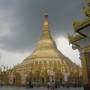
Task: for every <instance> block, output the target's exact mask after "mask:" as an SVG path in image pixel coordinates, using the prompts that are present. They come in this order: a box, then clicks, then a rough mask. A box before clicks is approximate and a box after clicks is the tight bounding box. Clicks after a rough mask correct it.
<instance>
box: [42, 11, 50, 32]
mask: <svg viewBox="0 0 90 90" xmlns="http://www.w3.org/2000/svg"><path fill="white" fill-rule="evenodd" d="M43 30H44V31H48V30H49V24H48V13H47V12H45V13H44V22H43Z"/></svg>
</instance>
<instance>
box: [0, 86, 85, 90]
mask: <svg viewBox="0 0 90 90" xmlns="http://www.w3.org/2000/svg"><path fill="white" fill-rule="evenodd" d="M0 90H48V89H47V88H45V87H39V88H36V87H34V88H25V87H4V86H3V87H0ZM49 90H51V89H49ZM54 90H84V89H83V88H62V87H61V88H58V89H54Z"/></svg>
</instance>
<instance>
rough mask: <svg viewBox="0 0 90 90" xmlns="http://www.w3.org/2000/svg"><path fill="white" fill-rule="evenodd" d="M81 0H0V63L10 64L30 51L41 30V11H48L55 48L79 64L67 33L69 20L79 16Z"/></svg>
mask: <svg viewBox="0 0 90 90" xmlns="http://www.w3.org/2000/svg"><path fill="white" fill-rule="evenodd" d="M84 6H85V0H0V65H7V66H9V67H10V66H13V65H15V64H17V63H20V62H22V60H23V59H24V58H25V57H27V56H28V55H30V54H31V53H32V51H33V49H34V48H35V47H36V44H37V41H38V40H39V39H40V36H41V33H42V22H43V11H44V10H47V11H48V14H49V23H50V28H51V33H52V36H53V38H54V40H55V41H56V44H57V47H58V49H59V50H60V51H61V52H62V53H63V54H64V55H66V56H67V57H69V58H70V59H72V61H74V62H76V63H77V64H79V65H80V60H79V52H78V50H73V49H72V48H71V46H70V45H69V42H68V40H67V38H66V37H67V34H72V33H73V25H72V23H73V21H74V20H81V19H83V18H84V17H85V16H84V13H83V9H82V8H83V7H84Z"/></svg>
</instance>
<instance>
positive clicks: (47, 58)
mask: <svg viewBox="0 0 90 90" xmlns="http://www.w3.org/2000/svg"><path fill="white" fill-rule="evenodd" d="M42 28H43V32H42V36H41V39H40V40H39V42H38V43H37V47H36V49H35V50H34V51H33V53H32V55H30V56H29V57H27V58H26V59H25V60H24V61H23V62H22V63H21V64H19V65H17V66H15V68H14V70H13V72H14V73H15V72H16V73H19V75H20V76H21V79H20V80H21V83H22V84H25V82H26V80H32V81H34V82H40V83H47V82H48V81H49V80H58V81H59V80H60V79H62V80H63V79H64V73H68V74H69V79H70V78H72V79H73V78H74V77H78V76H79V72H80V67H79V66H78V65H76V64H75V63H73V62H71V60H69V59H68V58H67V57H65V56H64V55H63V54H62V53H61V52H60V51H59V50H58V49H57V46H56V44H55V41H54V40H53V38H52V36H51V33H50V28H49V23H48V13H45V14H44V22H43V27H42ZM13 77H15V75H14V76H13ZM11 79H12V78H11ZM17 82H18V81H17Z"/></svg>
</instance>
